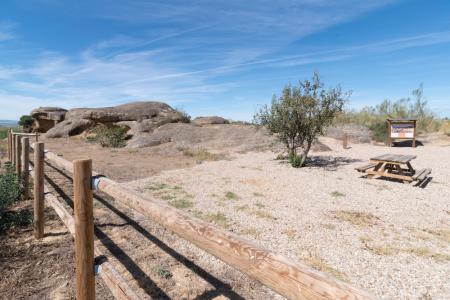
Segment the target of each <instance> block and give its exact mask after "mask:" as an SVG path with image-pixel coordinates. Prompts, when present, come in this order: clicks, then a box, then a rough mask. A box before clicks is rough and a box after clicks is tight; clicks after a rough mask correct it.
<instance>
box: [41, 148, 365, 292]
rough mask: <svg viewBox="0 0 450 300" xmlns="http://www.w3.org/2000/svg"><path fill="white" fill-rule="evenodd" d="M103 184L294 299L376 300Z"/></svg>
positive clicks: (101, 179)
mask: <svg viewBox="0 0 450 300" xmlns="http://www.w3.org/2000/svg"><path fill="white" fill-rule="evenodd" d="M45 156H46V158H47V159H48V160H50V161H52V162H53V163H55V164H57V165H59V166H61V167H63V168H65V169H66V170H68V171H70V172H73V165H72V163H71V162H69V161H67V160H65V159H63V158H61V157H59V156H57V155H55V154H53V153H51V152H46V154H45ZM97 183H98V189H99V190H100V191H102V192H105V193H106V194H108V195H110V196H112V197H114V198H115V199H116V200H118V201H120V202H122V203H123V204H125V205H127V206H129V207H131V208H133V209H134V210H136V211H138V212H140V213H142V214H144V215H145V216H147V217H149V218H150V219H151V220H152V221H156V222H157V223H159V224H160V225H162V226H163V227H165V228H167V229H169V230H171V231H172V232H174V233H175V234H177V235H178V236H180V237H181V238H183V239H185V240H187V241H189V242H191V243H193V244H194V245H196V246H197V247H199V248H201V249H203V250H205V251H206V252H208V253H210V254H212V255H214V256H216V257H217V258H219V259H220V260H222V261H224V262H226V263H227V264H229V265H231V266H233V267H234V268H236V269H238V270H239V271H241V272H243V273H245V274H247V275H249V276H251V277H253V278H255V279H256V280H258V281H260V282H261V283H262V284H264V285H266V286H268V287H270V288H271V289H273V290H274V291H276V292H277V293H279V294H281V295H283V296H285V297H287V298H289V299H347V300H350V299H373V297H372V296H371V295H370V294H368V293H367V292H365V291H362V290H359V289H356V288H354V287H352V286H350V285H349V284H347V283H344V282H341V281H338V280H336V279H333V278H330V277H329V276H327V275H325V274H324V273H322V272H319V271H316V270H314V269H312V268H311V267H309V266H306V265H304V264H301V263H298V262H294V261H292V260H289V259H287V258H285V257H283V256H280V255H277V254H274V253H272V252H271V251H268V250H266V249H264V248H262V247H261V246H259V245H257V244H255V243H254V242H252V241H249V240H247V239H244V238H242V237H239V236H238V235H236V234H233V233H231V232H228V231H226V230H224V229H222V228H219V227H217V226H214V225H212V224H210V223H207V222H205V221H203V220H200V219H197V218H194V217H191V216H189V215H187V214H185V213H184V212H182V211H180V210H178V209H176V208H174V207H172V206H169V205H167V204H166V203H164V202H162V201H160V200H157V199H154V198H151V197H148V196H144V195H142V194H139V193H137V192H135V191H134V190H131V189H129V188H126V187H124V186H123V185H121V184H119V183H117V182H115V181H113V180H111V179H108V178H106V177H99V178H98V180H97Z"/></svg>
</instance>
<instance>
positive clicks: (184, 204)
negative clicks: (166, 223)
mask: <svg viewBox="0 0 450 300" xmlns="http://www.w3.org/2000/svg"><path fill="white" fill-rule="evenodd" d="M144 189H145V190H148V191H150V192H151V193H152V195H154V196H155V197H158V198H160V199H162V200H164V201H167V202H168V203H169V204H170V205H172V206H173V207H176V208H178V209H187V208H191V207H193V206H194V203H193V202H192V201H191V200H189V199H190V198H193V197H192V195H189V194H188V193H186V191H185V190H184V189H183V188H182V187H180V186H177V185H169V184H166V183H151V184H150V185H148V186H146V187H145V188H144Z"/></svg>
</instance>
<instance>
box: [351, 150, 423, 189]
mask: <svg viewBox="0 0 450 300" xmlns="http://www.w3.org/2000/svg"><path fill="white" fill-rule="evenodd" d="M415 158H416V156H415V155H399V154H383V155H380V156H376V157H372V158H371V159H370V163H369V164H367V165H364V166H361V167H358V168H356V170H357V171H359V172H363V173H366V174H368V175H367V178H370V179H371V178H373V177H374V176H382V177H387V178H394V179H399V180H402V181H403V182H405V183H410V182H413V181H419V182H421V181H423V180H424V179H425V178H426V177H427V176H428V175H429V174H430V173H431V169H422V170H419V171H416V170H414V168H413V167H412V165H411V161H412V160H413V159H415Z"/></svg>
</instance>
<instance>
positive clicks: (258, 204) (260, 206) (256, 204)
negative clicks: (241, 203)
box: [255, 202, 266, 208]
mask: <svg viewBox="0 0 450 300" xmlns="http://www.w3.org/2000/svg"><path fill="white" fill-rule="evenodd" d="M255 206H256V207H257V208H264V207H266V206H265V205H264V204H262V203H261V202H256V203H255Z"/></svg>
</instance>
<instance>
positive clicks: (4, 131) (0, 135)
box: [0, 127, 9, 140]
mask: <svg viewBox="0 0 450 300" xmlns="http://www.w3.org/2000/svg"><path fill="white" fill-rule="evenodd" d="M8 130H9V129H8V128H4V127H0V140H3V139H6V138H7V137H8Z"/></svg>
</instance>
